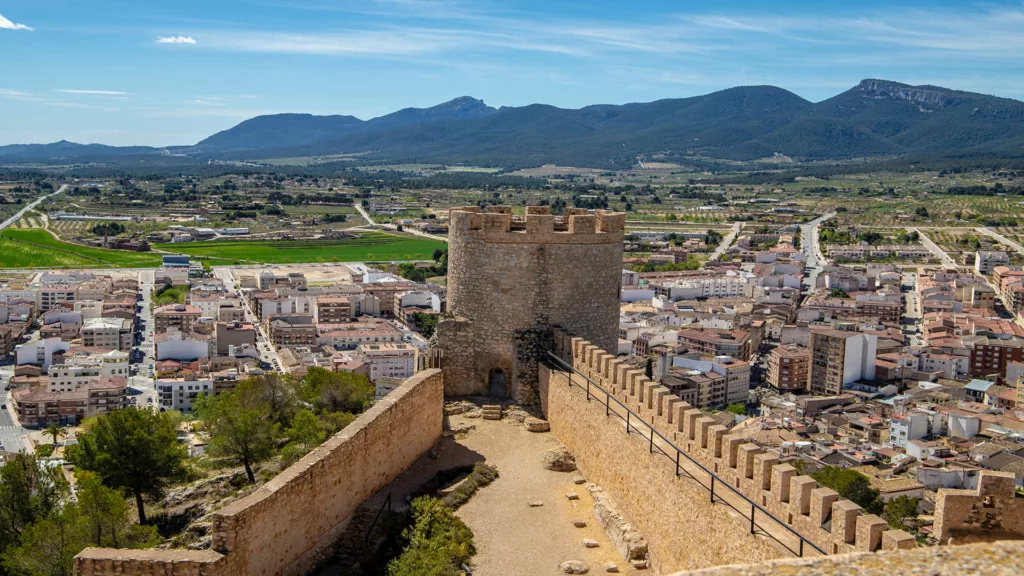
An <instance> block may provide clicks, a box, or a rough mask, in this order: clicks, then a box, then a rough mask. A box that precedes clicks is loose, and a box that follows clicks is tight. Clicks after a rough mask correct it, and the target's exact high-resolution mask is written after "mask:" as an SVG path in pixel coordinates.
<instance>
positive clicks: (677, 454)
mask: <svg viewBox="0 0 1024 576" xmlns="http://www.w3.org/2000/svg"><path fill="white" fill-rule="evenodd" d="M678 477H679V450H676V478H678Z"/></svg>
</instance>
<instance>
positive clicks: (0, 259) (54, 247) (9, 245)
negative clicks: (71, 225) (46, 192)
mask: <svg viewBox="0 0 1024 576" xmlns="http://www.w3.org/2000/svg"><path fill="white" fill-rule="evenodd" d="M159 265H160V256H159V255H157V254H147V253H144V252H129V251H125V250H107V249H104V248H92V247H89V246H79V245H78V244H71V243H70V242H62V241H60V240H58V239H56V238H55V237H54V236H53V235H52V234H51V233H50V232H48V231H46V230H44V229H42V228H34V229H7V230H4V231H3V234H2V236H0V268H107V267H119V268H137V267H147V266H159Z"/></svg>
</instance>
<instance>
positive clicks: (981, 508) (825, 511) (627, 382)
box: [547, 331, 1024, 554]
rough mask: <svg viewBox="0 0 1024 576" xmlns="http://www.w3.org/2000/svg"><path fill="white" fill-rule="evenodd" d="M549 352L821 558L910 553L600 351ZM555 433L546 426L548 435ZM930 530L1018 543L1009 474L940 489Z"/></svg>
mask: <svg viewBox="0 0 1024 576" xmlns="http://www.w3.org/2000/svg"><path fill="white" fill-rule="evenodd" d="M555 347H556V352H557V354H558V355H559V356H560V357H561V358H564V359H570V358H571V360H572V364H573V365H574V366H575V368H576V369H577V370H579V371H580V372H581V373H583V374H585V375H587V377H589V378H590V379H591V380H593V381H594V382H595V383H597V384H598V385H600V386H601V387H602V388H604V389H606V390H608V391H610V392H611V393H612V394H613V395H614V396H615V397H616V398H618V399H619V400H620V401H621V402H623V403H624V404H625V405H627V406H628V407H629V408H630V409H632V410H633V411H634V412H636V413H638V414H639V415H640V416H641V417H642V418H643V419H644V420H646V421H647V422H650V423H652V424H653V425H654V427H655V428H656V429H657V430H658V432H659V433H661V434H662V435H664V436H665V437H666V438H668V439H669V440H670V441H671V442H672V443H674V444H675V445H676V446H678V447H679V448H680V449H682V450H683V451H684V452H685V453H686V454H688V455H689V456H690V457H691V458H693V459H695V460H696V461H698V462H700V463H701V464H702V465H703V466H704V467H705V468H707V469H709V470H711V471H712V472H714V473H715V474H716V475H717V476H719V477H720V478H722V479H723V480H724V481H725V482H727V483H729V484H730V485H731V486H734V487H735V488H737V489H738V490H740V491H741V492H742V493H743V494H744V495H745V496H746V497H747V498H749V499H751V500H753V501H754V502H756V503H757V504H758V505H760V506H762V507H763V508H765V509H766V510H768V511H769V512H770V513H771V514H772V515H773V516H775V517H776V518H779V519H781V520H782V521H783V522H785V523H786V524H788V525H789V526H790V527H792V528H793V529H794V530H796V531H797V532H798V533H800V534H801V535H802V536H804V537H805V538H807V539H808V540H810V541H811V542H813V543H814V544H815V545H817V546H818V547H819V548H821V549H822V550H825V551H826V552H827V553H829V554H844V553H851V552H856V551H865V552H872V551H876V550H896V549H905V548H914V547H915V546H916V541H915V540H914V538H913V537H912V536H911V535H910V534H908V533H906V532H905V531H903V530H889V529H888V525H887V524H886V522H885V521H884V520H882V519H881V518H879V517H878V516H876V515H874V514H866V513H865V512H864V510H863V509H861V508H860V507H859V506H857V505H856V504H854V503H853V502H850V501H849V500H844V499H841V498H839V495H838V494H836V493H835V492H834V491H832V490H831V489H828V488H824V487H821V486H819V485H818V483H817V482H815V480H814V479H813V478H811V477H810V476H800V475H797V473H796V469H795V468H793V467H792V466H790V465H788V464H780V463H779V461H778V458H776V457H775V456H774V455H772V454H770V453H767V452H765V451H764V450H763V449H761V448H760V447H758V446H757V445H756V444H753V443H751V442H748V441H747V440H745V439H743V438H741V437H738V436H735V435H732V434H729V433H728V430H727V429H726V428H725V427H724V426H721V425H718V424H715V422H714V420H712V419H711V418H709V417H707V416H705V415H704V414H703V413H702V412H701V411H700V410H697V409H693V408H692V407H690V406H689V405H688V404H687V403H685V402H681V401H680V400H679V398H678V397H676V396H674V395H673V394H671V393H670V392H669V391H668V389H667V388H664V387H663V386H660V385H659V384H658V383H657V382H653V381H651V380H648V379H647V378H646V377H645V376H644V374H643V371H641V370H633V369H632V368H631V367H630V366H629V365H627V364H625V363H624V362H623V361H622V360H620V359H618V358H616V357H615V356H613V355H610V354H607V353H605V352H604V351H603V350H601V349H600V348H599V347H597V346H595V345H593V344H591V343H590V342H588V341H586V340H583V339H582V338H578V337H570V336H569V335H567V334H566V333H565V332H563V331H556V333H555ZM555 392H557V391H555ZM581 393H583V392H582V391H581ZM583 394H585V393H583ZM563 396H564V395H563ZM577 396H578V394H577ZM553 398H559V394H557V393H556V394H552V390H549V391H548V399H547V404H548V406H547V409H548V410H555V408H556V407H555V406H552V399H553ZM561 400H563V401H564V398H561ZM584 403H585V400H584ZM591 404H593V402H591ZM601 404H602V405H601V406H600V409H599V411H600V412H601V413H602V415H603V412H604V406H603V403H601ZM556 413H557V411H556ZM573 426H574V427H575V425H573ZM558 428H559V427H558V426H556V424H555V422H552V430H556V429H558ZM562 429H563V430H565V428H564V427H563V428H562ZM611 490H612V492H613V493H614V494H616V496H618V492H617V491H615V490H614V489H611ZM638 523H640V524H643V523H642V522H641V521H638ZM934 531H935V534H936V535H938V536H939V537H940V541H942V542H946V541H948V539H949V538H950V537H952V538H953V539H954V541H959V542H975V541H982V540H984V541H993V540H999V539H1008V538H1015V539H1016V538H1022V537H1024V499H1022V498H1018V497H1016V496H1015V494H1014V486H1013V478H1012V475H1008V474H1004V473H997V472H987V471H986V472H983V473H982V474H981V480H979V488H978V489H977V490H946V489H943V490H940V491H939V494H938V498H937V499H936V510H935V522H934ZM645 534H646V531H645ZM652 543H653V539H652Z"/></svg>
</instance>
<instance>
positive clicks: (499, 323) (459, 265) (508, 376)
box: [437, 206, 625, 404]
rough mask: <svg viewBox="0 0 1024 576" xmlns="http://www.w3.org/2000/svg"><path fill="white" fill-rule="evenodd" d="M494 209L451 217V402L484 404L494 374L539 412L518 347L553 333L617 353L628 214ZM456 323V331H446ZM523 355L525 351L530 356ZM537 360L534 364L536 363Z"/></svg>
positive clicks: (447, 352)
mask: <svg viewBox="0 0 1024 576" xmlns="http://www.w3.org/2000/svg"><path fill="white" fill-rule="evenodd" d="M586 212H587V211H586V210H583V211H579V210H574V209H569V213H568V214H567V215H566V216H564V217H556V216H552V215H551V214H549V213H547V208H546V207H537V206H534V207H528V208H527V214H526V216H525V217H521V218H520V217H513V216H512V214H511V209H510V208H508V207H505V206H492V207H489V208H488V209H487V212H481V211H480V209H479V208H477V207H475V206H472V207H467V208H455V209H452V211H451V222H450V225H449V232H448V312H449V314H450V316H451V318H448V319H443V320H442V321H441V322H440V323H439V325H438V340H437V341H438V346H439V347H440V348H441V349H442V350H443V351H444V363H443V367H444V371H445V387H446V388H445V389H446V392H447V393H448V394H449V395H462V394H487V393H488V392H489V385H488V382H489V380H490V378H491V375H492V374H493V373H494V371H495V370H501V372H502V375H503V377H504V379H505V382H506V389H505V392H506V393H507V394H508V395H510V396H512V397H514V398H515V399H516V400H518V401H519V402H522V403H525V404H533V403H535V402H536V388H535V384H536V368H535V366H533V365H532V364H535V362H531V361H530V360H531V359H530V358H527V359H526V360H527V361H526V362H525V364H526V365H523V364H524V362H523V359H524V358H523V355H522V354H520V353H519V352H520V350H519V347H518V345H517V344H518V343H521V342H522V341H523V340H524V335H526V340H528V341H531V342H532V341H536V340H538V339H541V340H543V339H544V338H545V336H544V335H543V334H542V332H544V331H548V333H550V330H551V329H552V327H554V326H561V327H564V328H566V329H568V330H570V331H572V332H573V333H576V334H582V335H584V336H586V337H587V338H590V339H591V340H592V341H594V342H597V343H599V344H601V345H603V346H606V347H609V348H610V347H613V346H615V345H616V343H617V334H618V318H619V308H618V301H619V286H620V284H621V278H622V239H623V229H624V225H625V215H624V214H612V213H605V212H599V213H598V214H596V215H589V214H587V213H586ZM449 323H452V324H453V325H452V326H445V325H446V324H449ZM527 355H529V351H527ZM534 360H535V359H534Z"/></svg>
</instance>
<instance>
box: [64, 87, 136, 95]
mask: <svg viewBox="0 0 1024 576" xmlns="http://www.w3.org/2000/svg"><path fill="white" fill-rule="evenodd" d="M56 92H60V93H62V94H83V95H88V96H127V95H128V92H120V91H117V90H72V89H70V88H62V89H60V90H56Z"/></svg>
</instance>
